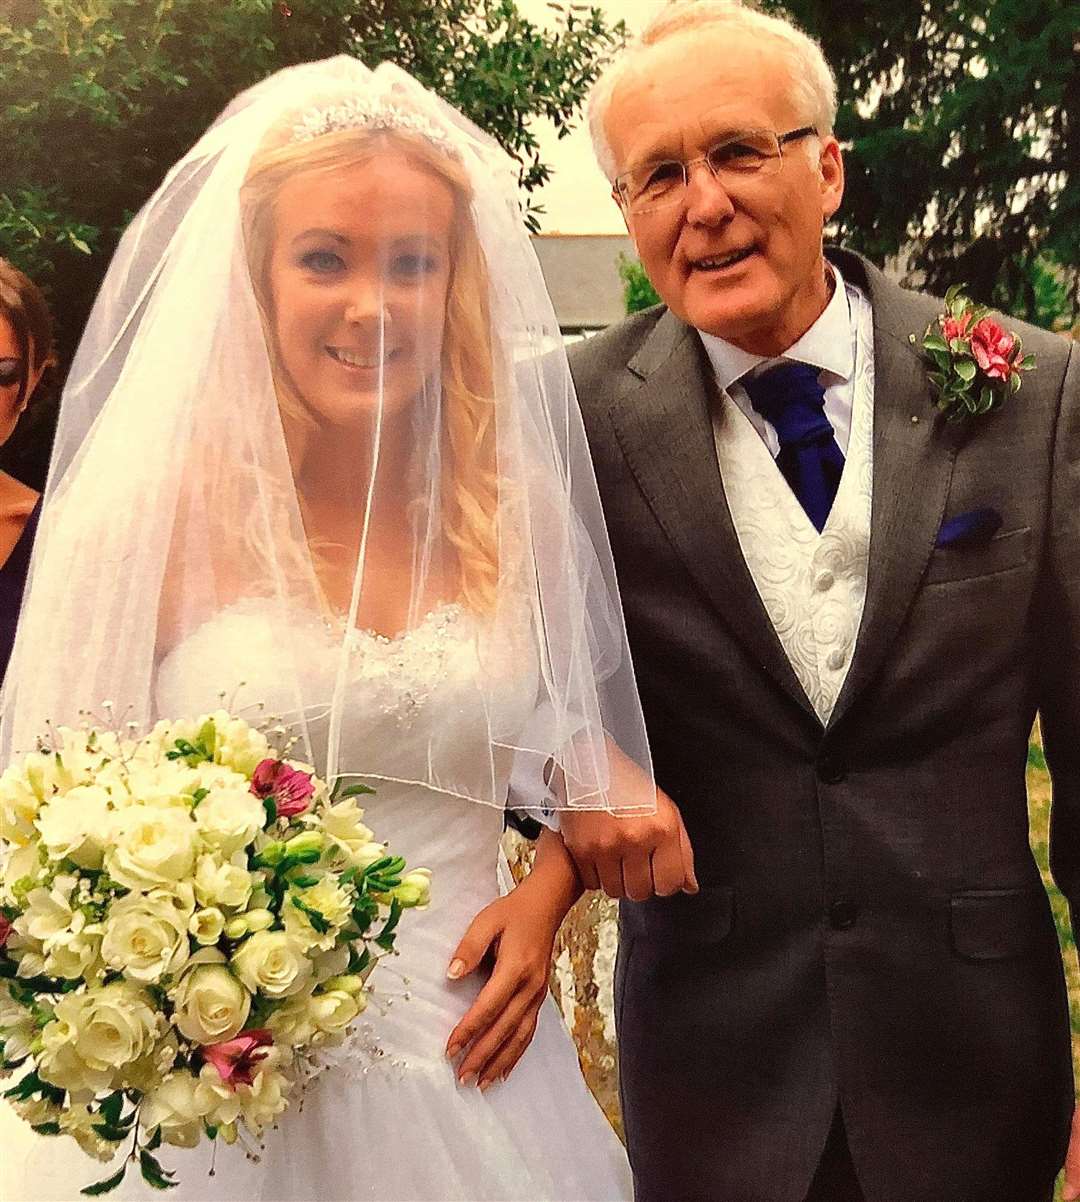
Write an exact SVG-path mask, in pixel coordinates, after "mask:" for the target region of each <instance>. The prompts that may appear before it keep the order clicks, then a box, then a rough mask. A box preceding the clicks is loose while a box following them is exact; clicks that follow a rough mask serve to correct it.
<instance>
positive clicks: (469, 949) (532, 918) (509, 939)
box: [446, 830, 581, 1089]
mask: <svg viewBox="0 0 1080 1202" xmlns="http://www.w3.org/2000/svg"><path fill="white" fill-rule="evenodd" d="M580 896H581V882H580V880H579V879H578V875H577V872H576V870H575V868H574V861H573V860H572V859H571V858H570V853H569V852H568V851H567V850H566V848H565V847H564V846H563V841H562V839H561V838H560V837H559V836H558V835H556V834H554V833H553V832H552V831H549V830H545V831H544V832H543V834H542V835H541V836H540V839H539V841H538V843H537V845H536V859H535V860H534V862H533V867H532V871H531V872H530V873H529V875H528V876H527V877H526V878H525V880H523V881H522V882H521V884H520V885H518V886H517V888H516V889H514V890H513V891H512V892H510V893H508V894H507V895H506V896H505V897H500V898H499V899H498V900H497V901H494V902H492V903H491V905H489V906H485V907H484V909H483V910H481V911H480V913H479V914H477V916H476V917H475V918H474V919H473V920H472V922H471V923H470V924H469V929H468V930H467V931H466V932H465V937H464V939H462V941H461V942H460V943H459V944H458V946H457V950H456V951H455V952H454V956H453V959H452V960H451V961H450V967H449V969H448V970H447V974H446V975H447V976H448V977H450V978H451V980H457V979H458V978H459V977H463V976H466V975H467V974H468V973H470V972H473V971H475V969H476V968H477V967H478V966H479V965H480V963H481V962H482V961H483V959H484V958H485V956H487V955H488V954H489V952H490V954H491V957H492V958H493V959H494V967H493V968H492V972H491V977H490V978H489V979H488V981H487V983H486V984H485V985H484V987H483V989H481V990H480V993H479V996H478V997H477V999H476V1001H475V1002H473V1004H472V1006H470V1007H469V1010H468V1012H467V1013H466V1014H465V1017H464V1018H462V1020H461V1022H459V1023H458V1025H457V1026H456V1027H455V1028H454V1029H453V1031H451V1033H450V1038H449V1039H448V1040H447V1042H446V1054H447V1056H449V1058H450V1059H451V1060H453V1059H454V1058H455V1057H456V1056H458V1055H460V1054H461V1053H464V1055H463V1057H462V1060H461V1063H460V1064H459V1065H458V1069H457V1075H458V1080H459V1081H460V1082H461V1083H462V1084H463V1085H471V1084H472V1083H473V1082H474V1081H475V1082H476V1084H477V1085H479V1087H480V1088H481V1089H486V1088H487V1087H488V1086H489V1085H493V1084H494V1083H495V1082H496V1081H502V1080H504V1079H505V1078H506V1076H507V1075H508V1074H509V1072H510V1070H511V1069H512V1068H513V1067H514V1065H515V1064H517V1062H518V1060H519V1059H520V1058H521V1054H522V1052H524V1051H525V1049H526V1048H527V1047H528V1046H529V1043H530V1041H531V1040H532V1037H533V1032H534V1031H535V1030H536V1018H537V1015H538V1014H539V1012H540V1007H541V1005H542V1004H543V1001H544V998H545V997H546V995H547V988H548V973H549V971H550V969H551V949H552V946H553V944H554V942H555V935H556V933H557V932H558V930H559V924H560V923H561V922H562V920H563V919H564V918H565V917H566V912H567V911H568V910H569V909H570V907H571V906H572V905H573V904H574V902H575V901H577V899H578V898H579V897H580Z"/></svg>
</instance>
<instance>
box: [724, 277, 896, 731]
mask: <svg viewBox="0 0 1080 1202" xmlns="http://www.w3.org/2000/svg"><path fill="white" fill-rule="evenodd" d="M862 303H864V304H868V302H866V301H865V300H864V301H863V302H862ZM856 328H857V329H858V330H859V335H858V338H857V342H856V350H855V372H854V387H853V396H852V413H851V436H850V439H849V442H848V449H847V457H846V460H845V463H844V471H843V475H842V476H841V478H840V486H839V489H838V490H837V494H836V500H835V501H834V502H833V507H832V511H831V512H830V514H829V519H828V521H827V522H826V523H825V529H824V530H822V532H821V533H820V534H819V533H818V532H817V530H816V529H815V528H814V525H813V523H812V522H811V521H810V519H809V518H808V517H807V516H806V511H805V510H804V509H803V507H802V506H801V505H800V504H799V502H798V500H797V499H796V497H795V494H794V493H793V492H792V491H791V489H790V487H789V486H788V483H787V481H786V480H785V479H784V477H783V476H782V475H781V473H780V469H779V467H778V466H777V464H776V461H775V460H774V459H773V457H772V454H771V453H770V451H769V449H768V447H766V445H765V443H764V442H763V441H762V439H761V436H760V435H759V434H758V433H757V431H756V430H755V429H754V427H753V426H752V425H751V424H750V422H749V420H748V419H747V417H746V415H745V414H744V413H743V412H742V410H741V409H740V408H739V407H738V406H737V405H736V404H735V403H734V401H732V400H731V398H730V397H729V396H728V394H727V393H726V392H724V393H722V394H721V395H720V397H719V399H718V402H717V404H716V406H715V411H714V418H713V428H714V433H715V437H716V453H717V458H718V460H719V464H720V477H721V479H722V481H723V484H724V493H725V494H726V496H727V502H728V507H729V509H730V510H731V517H732V520H733V521H734V524H735V531H736V533H737V535H738V538H739V546H740V547H741V548H742V553H743V557H744V559H745V560H746V565H747V567H748V568H749V569H750V575H751V576H752V577H753V580H754V584H755V585H756V586H757V590H758V593H759V594H760V596H761V600H762V602H763V603H764V605H765V610H766V612H767V613H768V615H769V619H770V621H771V622H772V624H773V626H774V628H775V630H776V633H777V635H778V637H779V639H780V642H781V644H782V646H783V648H784V651H785V652H786V653H787V657H788V659H789V660H790V661H791V666H792V667H793V668H794V669H795V674H796V676H797V677H798V678H799V683H800V684H801V685H802V687H803V689H804V690H805V692H806V695H807V697H808V698H809V699H810V702H811V704H812V705H813V707H814V710H815V712H816V713H817V716H818V718H819V719H820V720H821V723H822V725H823V726H824V725H825V724H826V723H827V722H828V720H829V716H830V715H831V713H832V711H833V706H834V705H835V704H836V699H837V697H839V695H840V690H841V688H842V687H843V684H844V679H845V678H846V676H847V672H848V668H849V666H850V664H851V656H852V653H853V652H854V650H855V638H856V635H857V634H858V632H859V623H860V622H861V621H862V613H863V605H864V603H865V601H866V578H867V563H868V558H869V552H870V510H871V499H872V491H873V440H874V367H873V345H872V341H871V338H872V322H870V321H862V320H860V321H858V323H857V326H856Z"/></svg>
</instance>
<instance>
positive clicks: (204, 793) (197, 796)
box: [191, 789, 210, 809]
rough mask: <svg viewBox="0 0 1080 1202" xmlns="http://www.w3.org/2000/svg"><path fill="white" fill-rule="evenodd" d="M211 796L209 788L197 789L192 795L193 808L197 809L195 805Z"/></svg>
mask: <svg viewBox="0 0 1080 1202" xmlns="http://www.w3.org/2000/svg"><path fill="white" fill-rule="evenodd" d="M209 796H210V790H209V789H196V790H195V792H194V793H192V795H191V808H192V809H195V807H196V806H197V805H198V804H199V802H200V801H205V800H206V798H207V797H209Z"/></svg>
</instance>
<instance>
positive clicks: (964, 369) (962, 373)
mask: <svg viewBox="0 0 1080 1202" xmlns="http://www.w3.org/2000/svg"><path fill="white" fill-rule="evenodd" d="M977 370H978V368H977V366H976V363H975V360H974V359H958V360H957V363H956V374H957V375H958V376H959V377H960V379H961V380H963V381H964V382H965V383H967V384H970V383H971V381H972V380H974V379H975V372H976V371H977Z"/></svg>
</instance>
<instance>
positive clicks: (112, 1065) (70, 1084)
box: [38, 981, 163, 1092]
mask: <svg viewBox="0 0 1080 1202" xmlns="http://www.w3.org/2000/svg"><path fill="white" fill-rule="evenodd" d="M162 1023H163V1020H162V1018H161V1016H160V1015H159V1014H158V1013H157V1012H156V1011H155V1010H154V1008H153V1006H152V1005H151V1003H150V1000H149V998H148V997H147V995H146V994H145V993H143V991H142V990H141V989H138V988H137V987H136V986H134V985H132V984H130V983H129V982H127V981H113V982H112V983H111V984H109V985H103V986H101V987H100V988H96V989H89V990H87V991H86V992H85V993H69V994H65V995H64V997H62V998H61V999H60V1001H59V1002H57V1004H56V1008H55V1010H54V1012H53V1019H52V1021H51V1022H49V1023H47V1024H46V1026H45V1028H44V1030H43V1031H42V1033H41V1040H42V1045H43V1046H42V1051H41V1053H40V1055H39V1057H38V1072H39V1073H40V1075H41V1077H42V1079H43V1080H45V1081H48V1082H50V1083H51V1084H53V1085H57V1086H59V1087H60V1088H62V1089H68V1090H72V1091H75V1092H78V1091H80V1090H93V1091H94V1092H97V1091H98V1090H100V1089H108V1088H116V1087H118V1086H121V1085H123V1084H124V1083H125V1080H126V1078H125V1073H124V1069H125V1067H126V1066H127V1065H129V1064H131V1063H132V1062H133V1061H135V1060H137V1059H138V1058H139V1057H141V1056H144V1055H146V1054H147V1053H148V1052H150V1051H151V1050H152V1049H153V1047H154V1044H155V1042H156V1040H157V1038H158V1036H159V1035H160V1033H161V1026H162Z"/></svg>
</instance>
